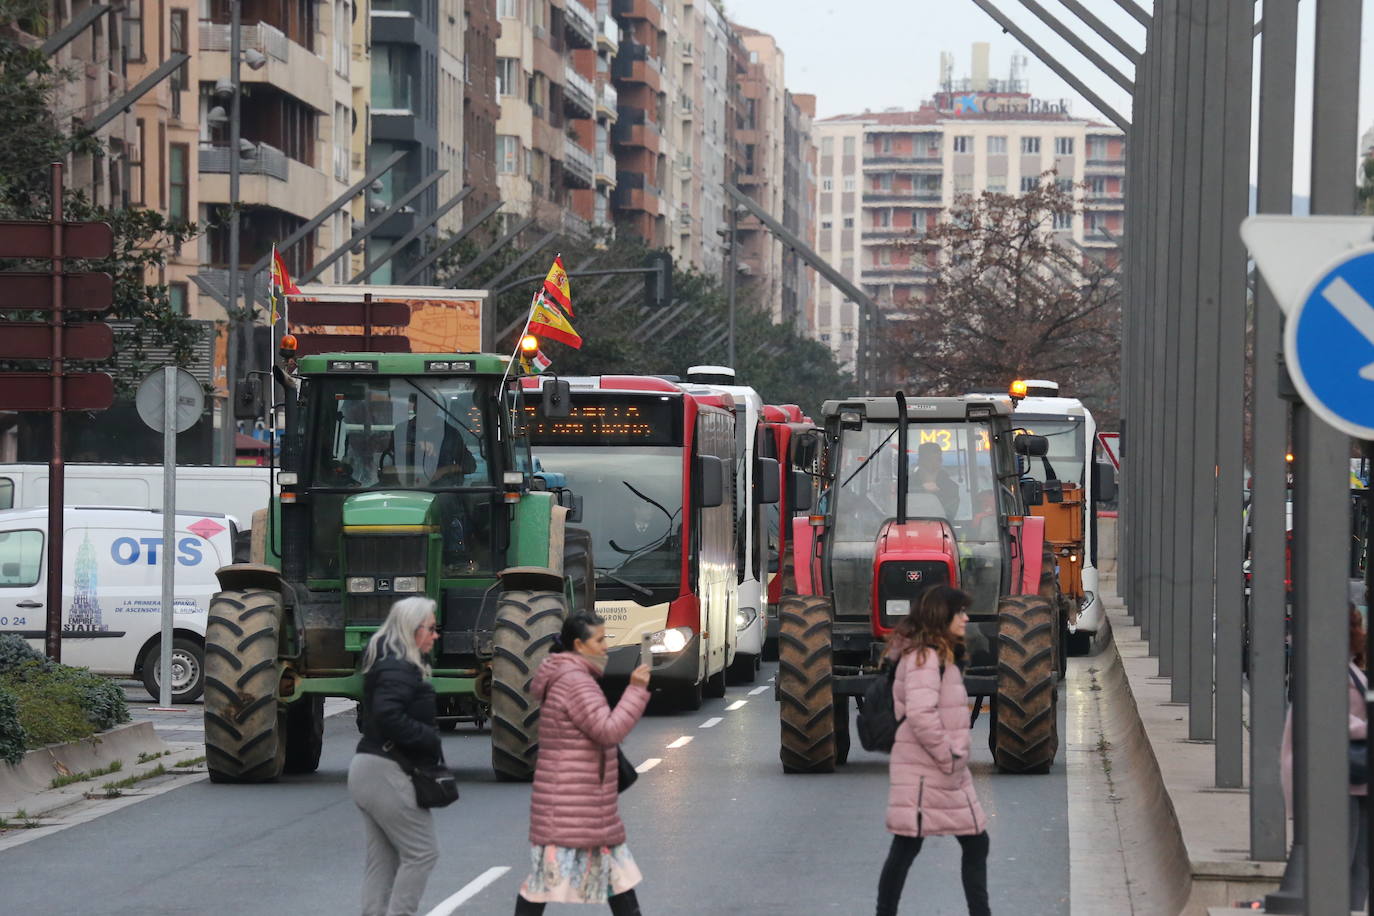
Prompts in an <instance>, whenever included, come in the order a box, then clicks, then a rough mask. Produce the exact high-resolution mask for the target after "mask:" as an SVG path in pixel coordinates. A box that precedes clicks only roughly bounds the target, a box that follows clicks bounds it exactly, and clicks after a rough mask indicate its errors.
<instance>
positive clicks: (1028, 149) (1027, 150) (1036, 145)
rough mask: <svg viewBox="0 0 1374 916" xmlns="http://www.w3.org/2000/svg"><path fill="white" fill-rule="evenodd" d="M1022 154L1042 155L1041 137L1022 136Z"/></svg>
mask: <svg viewBox="0 0 1374 916" xmlns="http://www.w3.org/2000/svg"><path fill="white" fill-rule="evenodd" d="M1021 155H1023V156H1039V155H1040V138H1039V137H1022V138H1021Z"/></svg>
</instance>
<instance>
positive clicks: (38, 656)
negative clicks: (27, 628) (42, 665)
mask: <svg viewBox="0 0 1374 916" xmlns="http://www.w3.org/2000/svg"><path fill="white" fill-rule="evenodd" d="M41 661H43V653H42V652H39V651H37V650H36V649H34V648H32V647H31V646H30V645H29V641H28V640H27V639H25V638H24V637H22V636H20V635H18V634H17V633H0V674H3V673H4V672H6V671H9V670H10V669H11V668H17V667H19V666H20V665H21V664H23V663H24V662H41Z"/></svg>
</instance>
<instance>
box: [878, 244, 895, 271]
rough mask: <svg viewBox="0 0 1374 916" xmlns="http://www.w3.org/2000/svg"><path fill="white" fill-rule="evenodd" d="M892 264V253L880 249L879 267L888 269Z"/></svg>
mask: <svg viewBox="0 0 1374 916" xmlns="http://www.w3.org/2000/svg"><path fill="white" fill-rule="evenodd" d="M891 263H892V252H891V251H890V250H889V249H887V248H879V249H878V266H880V267H886V266H887V265H889V264H891Z"/></svg>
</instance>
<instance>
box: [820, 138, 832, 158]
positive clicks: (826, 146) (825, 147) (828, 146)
mask: <svg viewBox="0 0 1374 916" xmlns="http://www.w3.org/2000/svg"><path fill="white" fill-rule="evenodd" d="M821 155H822V156H833V155H835V138H834V137H821Z"/></svg>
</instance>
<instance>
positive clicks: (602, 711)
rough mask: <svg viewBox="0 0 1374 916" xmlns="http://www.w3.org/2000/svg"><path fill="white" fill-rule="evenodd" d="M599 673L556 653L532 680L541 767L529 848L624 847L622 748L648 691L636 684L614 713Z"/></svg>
mask: <svg viewBox="0 0 1374 916" xmlns="http://www.w3.org/2000/svg"><path fill="white" fill-rule="evenodd" d="M600 676H601V672H600V671H599V670H598V669H597V667H596V666H595V665H593V664H592V663H591V662H590V661H588V660H587V659H585V658H583V657H582V656H581V655H578V654H577V653H576V652H555V653H554V654H552V655H550V656H549V657H548V658H546V659H544V662H543V663H542V664H541V665H540V666H539V670H538V671H536V672H535V673H534V682H533V683H532V684H531V692H532V693H533V694H534V696H535V697H537V698H538V699H539V700H540V702H541V703H542V704H543V705H542V708H541V710H540V713H539V760H538V762H537V763H536V764H535V767H534V792H533V794H532V795H531V796H530V842H531V843H533V844H534V845H536V846H545V845H554V846H567V847H572V848H576V849H587V848H595V847H600V846H615V845H617V844H620V843H623V842H625V824H624V823H623V822H622V821H621V820H620V813H619V811H618V810H617V808H616V798H617V791H616V786H617V781H618V774H619V768H618V766H617V757H616V745H618V744H619V743H620V742H621V741H622V740H624V738H625V736H626V735H628V734H629V733H630V729H632V728H634V725H635V723H636V722H638V721H639V717H640V716H642V715H643V714H644V707H645V706H646V705H648V703H649V691H648V690H646V689H644V688H643V687H636V686H634V685H633V684H632V685H630V686H629V687H627V688H625V693H624V695H622V696H621V698H620V702H619V703H617V704H616V707H615V709H614V710H612V709H611V707H610V704H608V703H607V702H606V696H605V694H603V693H602V692H601V685H600V684H599V683H597V679H598V678H599V677H600Z"/></svg>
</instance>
